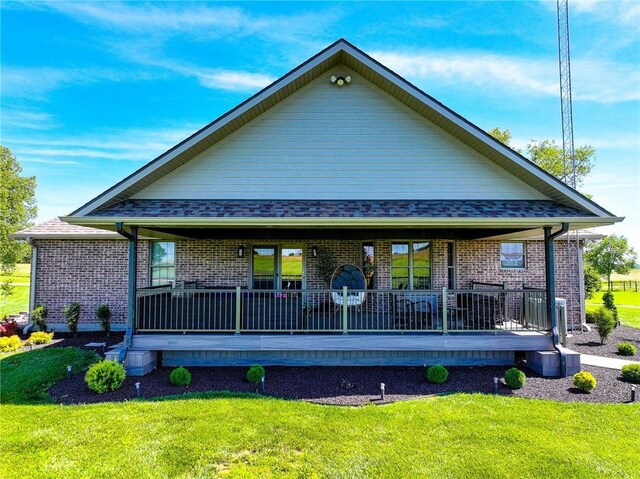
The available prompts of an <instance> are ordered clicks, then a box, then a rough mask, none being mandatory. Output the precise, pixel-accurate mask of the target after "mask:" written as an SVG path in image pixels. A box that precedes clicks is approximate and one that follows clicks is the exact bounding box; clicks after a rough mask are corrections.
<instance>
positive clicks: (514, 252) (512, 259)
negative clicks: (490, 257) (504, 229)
mask: <svg viewBox="0 0 640 479" xmlns="http://www.w3.org/2000/svg"><path fill="white" fill-rule="evenodd" d="M500 266H501V267H502V268H524V243H500Z"/></svg>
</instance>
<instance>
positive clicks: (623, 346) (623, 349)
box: [618, 343, 638, 356]
mask: <svg viewBox="0 0 640 479" xmlns="http://www.w3.org/2000/svg"><path fill="white" fill-rule="evenodd" d="M637 351H638V350H637V349H636V347H635V346H634V345H633V344H631V343H618V354H619V355H620V356H633V355H634V354H636V352H637Z"/></svg>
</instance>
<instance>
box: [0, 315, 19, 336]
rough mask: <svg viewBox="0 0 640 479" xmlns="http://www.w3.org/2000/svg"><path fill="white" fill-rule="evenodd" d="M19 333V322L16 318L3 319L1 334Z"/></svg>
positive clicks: (0, 326)
mask: <svg viewBox="0 0 640 479" xmlns="http://www.w3.org/2000/svg"><path fill="white" fill-rule="evenodd" d="M15 334H18V323H16V321H15V319H7V318H5V319H3V320H2V321H1V322H0V336H13V335H15Z"/></svg>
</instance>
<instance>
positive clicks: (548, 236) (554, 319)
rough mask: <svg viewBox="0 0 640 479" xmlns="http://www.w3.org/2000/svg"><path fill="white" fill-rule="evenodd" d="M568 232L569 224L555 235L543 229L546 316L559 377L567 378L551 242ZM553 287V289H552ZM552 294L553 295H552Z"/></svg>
mask: <svg viewBox="0 0 640 479" xmlns="http://www.w3.org/2000/svg"><path fill="white" fill-rule="evenodd" d="M567 231H569V223H562V227H561V228H560V229H559V230H558V231H556V232H555V233H551V228H550V227H546V228H545V229H544V236H545V238H544V239H545V253H546V254H545V260H546V263H547V264H546V269H547V271H546V279H547V314H548V315H549V319H550V320H551V332H552V338H553V347H554V349H555V350H556V351H558V354H560V377H566V376H567V353H566V351H565V349H564V348H563V347H562V345H561V344H560V334H559V331H558V316H557V309H556V288H555V270H554V269H555V251H554V248H553V240H554V239H555V238H557V237H558V236H560V235H563V234H565V233H566V232H567ZM552 285H553V287H552ZM552 293H553V294H552Z"/></svg>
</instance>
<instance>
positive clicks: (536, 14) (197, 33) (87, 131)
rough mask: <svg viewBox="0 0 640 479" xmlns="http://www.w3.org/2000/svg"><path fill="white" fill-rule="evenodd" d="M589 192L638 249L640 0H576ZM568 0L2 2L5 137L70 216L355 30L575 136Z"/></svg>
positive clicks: (460, 89) (462, 97)
mask: <svg viewBox="0 0 640 479" xmlns="http://www.w3.org/2000/svg"><path fill="white" fill-rule="evenodd" d="M569 3H570V29H571V55H572V56H571V68H572V80H573V99H574V104H573V111H574V128H575V139H576V140H575V141H576V145H577V146H580V145H587V144H588V145H592V146H593V147H594V148H595V149H596V151H597V159H596V164H595V167H594V169H593V171H592V173H591V175H590V176H589V177H588V178H587V180H586V181H585V183H584V186H583V188H582V191H583V192H585V193H588V194H591V195H593V199H594V200H595V201H596V202H598V203H599V204H601V205H602V206H604V207H605V208H607V209H608V210H609V211H612V212H613V213H614V214H616V215H618V216H625V217H626V220H625V221H624V222H623V223H621V224H619V225H616V226H614V227H610V228H605V229H604V232H607V233H617V234H624V235H625V236H627V237H628V238H629V240H630V243H631V244H632V245H633V246H634V247H635V248H636V250H638V251H640V1H638V0H628V1H627V0H620V1H603V0H580V1H576V0H572V1H570V2H569ZM555 9H556V2H555V0H551V1H548V0H545V1H539V0H538V1H529V2H528V1H520V2H497V1H487V2H406V3H386V2H374V3H365V2H344V1H343V2H338V3H332V2H319V3H311V2H301V3H294V2H275V3H270V2H259V3H251V2H239V3H231V2H228V3H205V2H196V3H187V2H159V3H154V2H147V3H142V2H106V1H103V2H68V3H67V2H34V1H29V2H10V1H3V2H2V4H1V6H0V16H1V19H0V22H1V25H0V26H1V38H0V40H1V45H0V54H1V58H0V62H1V63H0V67H1V68H0V74H1V80H0V86H1V92H0V107H1V110H0V111H1V115H2V116H1V121H0V142H1V143H2V144H3V145H4V146H7V147H9V148H11V149H12V150H13V152H14V154H15V155H16V157H17V158H18V160H19V161H20V163H21V164H22V166H23V169H24V173H25V174H27V175H36V176H37V178H38V189H37V199H38V207H39V215H38V220H39V221H44V220H47V219H49V218H52V217H54V216H59V215H65V214H67V213H70V212H71V211H73V210H74V209H76V208H78V207H79V206H81V205H82V204H84V203H85V202H86V201H88V200H90V199H92V198H93V197H95V196H97V195H98V194H99V193H101V192H102V191H104V190H105V189H107V188H108V187H110V186H111V185H113V184H114V183H116V182H117V181H119V180H120V179H122V178H123V177H125V176H126V175H128V174H129V173H131V172H132V171H134V170H136V169H138V168H139V167H140V166H142V165H143V164H145V163H146V162H148V161H150V160H152V159H153V158H155V157H156V156H157V155H159V154H161V153H162V152H164V151H165V150H167V149H168V148H170V147H171V146H173V145H175V144H176V143H178V142H179V141H181V140H182V139H184V138H186V137H187V136H189V135H190V134H191V133H193V132H194V131H196V130H198V129H200V128H201V127H202V126H204V125H206V124H207V123H209V122H211V121H212V120H213V119H215V118H217V117H218V116H220V115H221V114H223V113H224V112H226V111H227V110H229V109H231V108H233V107H234V106H235V105H237V104H238V103H240V102H241V101H243V100H244V99H246V98H247V97H249V96H251V95H252V94H253V93H255V92H257V91H258V90H260V89H261V88H262V87H264V86H266V85H267V84H269V83H270V82H272V81H273V80H275V79H277V78H278V77H280V76H282V75H283V74H285V73H286V72H288V71H289V70H290V69H292V68H294V67H296V66H297V65H299V64H300V63H302V62H303V61H305V60H306V59H307V58H309V57H311V56H312V55H314V54H315V53H317V52H318V51H320V50H322V49H323V48H325V47H326V46H328V45H329V44H331V43H332V42H334V41H335V40H337V39H338V38H341V37H344V38H346V39H347V40H349V41H350V42H352V43H353V44H355V45H356V46H357V47H359V48H360V49H362V50H364V51H365V52H367V53H369V54H370V55H371V56H373V57H374V58H376V59H377V60H379V61H381V62H382V63H383V64H385V65H386V66H388V67H389V68H391V69H393V70H394V71H396V72H397V73H398V74H400V75H402V76H403V77H405V78H406V79H407V80H409V81H410V82H412V83H414V84H415V85H417V86H418V87H420V88H421V89H422V90H424V91H426V92H427V93H429V94H430V95H432V96H434V97H435V98H436V99H438V100H439V101H441V102H442V103H444V104H445V105H447V106H449V107H450V108H452V109H453V110H455V111H456V112H458V113H459V114H461V115H462V116H464V117H465V118H467V119H468V120H470V121H471V122H473V123H475V124H476V125H478V126H479V127H481V128H483V129H485V130H489V129H491V128H493V127H496V126H497V127H500V128H508V129H509V130H510V131H511V133H512V135H513V141H512V145H513V146H515V147H518V148H524V147H525V146H526V145H527V143H528V142H530V141H531V139H555V140H556V141H558V142H559V143H561V137H562V130H561V116H560V100H559V86H558V85H559V81H558V60H557V58H558V46H557V30H556V29H557V23H556V11H555Z"/></svg>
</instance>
